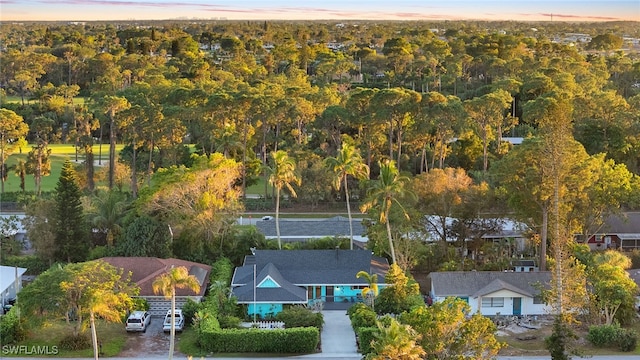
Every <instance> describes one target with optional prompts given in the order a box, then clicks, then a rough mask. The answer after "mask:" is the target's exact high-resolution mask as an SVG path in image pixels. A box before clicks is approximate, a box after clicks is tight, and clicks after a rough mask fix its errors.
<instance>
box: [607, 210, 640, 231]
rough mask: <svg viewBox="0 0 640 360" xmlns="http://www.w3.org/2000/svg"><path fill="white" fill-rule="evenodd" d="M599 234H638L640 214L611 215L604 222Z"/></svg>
mask: <svg viewBox="0 0 640 360" xmlns="http://www.w3.org/2000/svg"><path fill="white" fill-rule="evenodd" d="M600 232H604V233H612V234H620V233H623V234H624V233H627V234H640V212H626V213H623V214H621V215H611V216H609V217H608V218H607V219H606V220H605V223H604V225H603V226H602V230H601V231H600Z"/></svg>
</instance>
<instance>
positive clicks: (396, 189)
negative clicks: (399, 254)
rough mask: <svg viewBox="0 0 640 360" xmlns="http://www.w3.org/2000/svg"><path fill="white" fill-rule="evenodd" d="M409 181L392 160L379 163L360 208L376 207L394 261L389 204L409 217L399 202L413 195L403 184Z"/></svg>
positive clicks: (362, 209) (367, 209) (364, 209)
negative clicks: (377, 174) (395, 206)
mask: <svg viewBox="0 0 640 360" xmlns="http://www.w3.org/2000/svg"><path fill="white" fill-rule="evenodd" d="M408 181H409V178H408V177H406V176H401V175H400V173H399V171H398V169H397V168H396V165H395V162H394V161H393V160H386V161H384V162H381V163H380V176H379V177H378V180H377V181H375V182H374V183H373V186H372V187H371V188H369V191H368V196H367V200H366V202H365V203H364V204H362V206H361V207H360V210H361V211H362V212H367V211H369V210H370V209H372V208H378V211H379V212H380V222H382V223H384V224H385V225H386V227H387V238H388V240H389V250H390V252H391V261H392V262H393V263H394V264H395V263H396V252H395V249H394V246H393V239H392V237H391V225H390V224H389V213H390V212H391V206H392V205H393V204H396V205H398V206H399V207H400V209H401V210H402V214H403V215H404V216H405V217H406V218H407V219H409V214H407V212H406V210H405V209H404V207H403V206H402V204H401V203H400V201H399V199H402V198H404V197H407V196H409V197H414V196H415V195H414V194H413V193H412V192H411V191H410V190H408V189H406V188H405V184H406V183H407V182H408Z"/></svg>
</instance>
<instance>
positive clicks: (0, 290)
mask: <svg viewBox="0 0 640 360" xmlns="http://www.w3.org/2000/svg"><path fill="white" fill-rule="evenodd" d="M25 272H27V269H25V268H21V267H15V266H0V294H4V292H5V291H6V290H7V289H8V288H9V287H10V286H11V285H12V284H13V283H14V282H15V281H16V278H18V279H20V278H21V277H22V275H24V273H25Z"/></svg>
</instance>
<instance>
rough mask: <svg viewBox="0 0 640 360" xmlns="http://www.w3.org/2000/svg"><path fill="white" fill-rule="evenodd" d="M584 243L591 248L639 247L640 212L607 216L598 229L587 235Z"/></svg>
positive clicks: (621, 248) (623, 248)
mask: <svg viewBox="0 0 640 360" xmlns="http://www.w3.org/2000/svg"><path fill="white" fill-rule="evenodd" d="M585 243H586V244H587V245H589V248H590V249H591V250H606V249H620V250H633V249H640V212H627V213H624V214H621V215H611V216H609V217H608V218H607V219H606V220H605V222H604V224H603V225H602V227H601V228H600V231H599V232H598V233H596V234H593V235H591V236H589V237H588V238H587V239H586V240H585Z"/></svg>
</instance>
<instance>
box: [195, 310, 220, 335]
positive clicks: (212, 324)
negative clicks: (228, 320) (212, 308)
mask: <svg viewBox="0 0 640 360" xmlns="http://www.w3.org/2000/svg"><path fill="white" fill-rule="evenodd" d="M193 326H194V327H196V329H197V330H198V334H202V333H204V332H207V333H211V332H215V331H218V330H220V322H219V321H218V318H217V317H215V315H213V314H208V313H207V312H205V311H203V310H200V311H198V312H197V313H196V315H195V317H194V323H193Z"/></svg>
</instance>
